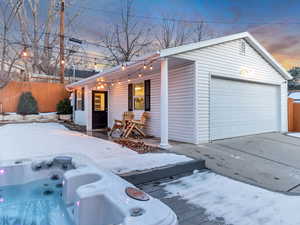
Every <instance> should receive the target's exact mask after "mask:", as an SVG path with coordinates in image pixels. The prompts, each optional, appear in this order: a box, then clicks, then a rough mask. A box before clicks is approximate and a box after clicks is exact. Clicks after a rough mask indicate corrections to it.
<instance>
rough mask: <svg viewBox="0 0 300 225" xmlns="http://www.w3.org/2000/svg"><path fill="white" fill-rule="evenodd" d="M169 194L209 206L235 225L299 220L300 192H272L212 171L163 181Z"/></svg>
mask: <svg viewBox="0 0 300 225" xmlns="http://www.w3.org/2000/svg"><path fill="white" fill-rule="evenodd" d="M164 185H166V186H165V190H166V191H167V192H168V193H169V195H168V197H174V196H180V197H181V198H183V199H185V200H187V202H188V203H190V204H194V205H196V206H200V207H202V208H205V209H206V212H207V214H208V215H209V216H210V217H211V218H212V219H213V218H214V219H215V218H216V217H223V218H224V219H225V222H226V224H233V225H256V224H257V225H283V224H284V225H296V224H300V214H299V205H300V196H291V195H285V194H281V193H277V192H271V191H268V190H265V189H261V188H259V187H256V186H252V185H248V184H245V183H242V182H238V181H235V180H232V179H229V178H226V177H223V176H220V175H217V174H215V173H212V172H200V173H198V172H197V173H195V174H193V175H191V176H187V177H184V178H181V179H179V181H178V180H177V181H173V182H170V183H167V184H164Z"/></svg>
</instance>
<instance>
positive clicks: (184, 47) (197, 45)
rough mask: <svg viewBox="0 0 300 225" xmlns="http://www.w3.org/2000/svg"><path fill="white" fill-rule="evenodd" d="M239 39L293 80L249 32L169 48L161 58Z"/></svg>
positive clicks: (162, 52)
mask: <svg viewBox="0 0 300 225" xmlns="http://www.w3.org/2000/svg"><path fill="white" fill-rule="evenodd" d="M238 39H246V40H247V41H248V43H249V44H250V45H251V46H252V47H253V48H254V49H256V50H257V51H258V52H259V53H260V54H261V55H262V56H263V57H264V58H265V60H267V61H268V62H269V63H270V64H271V65H272V66H273V67H274V68H275V69H276V70H277V71H278V72H279V73H280V74H281V76H283V77H284V78H285V79H286V80H290V79H292V76H291V75H290V74H289V73H288V72H287V71H286V70H285V69H284V68H283V67H282V66H281V65H280V64H279V63H278V62H277V61H276V60H275V59H274V58H273V56H271V54H270V53H268V52H267V50H266V49H265V48H264V47H263V46H262V45H260V44H259V43H258V41H256V39H255V38H254V37H253V36H252V35H251V34H249V33H248V32H243V33H238V34H233V35H228V36H225V37H220V38H215V39H211V40H206V41H200V42H197V43H192V44H187V45H182V46H178V47H174V48H167V49H163V50H161V51H160V56H161V57H168V56H172V55H177V54H181V53H184V52H188V51H193V50H196V49H201V48H206V47H209V46H213V45H217V44H221V43H225V42H228V41H234V40H238Z"/></svg>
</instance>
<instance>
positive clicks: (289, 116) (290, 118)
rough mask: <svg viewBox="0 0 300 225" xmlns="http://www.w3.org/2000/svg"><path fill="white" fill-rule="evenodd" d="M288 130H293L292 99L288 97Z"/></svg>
mask: <svg viewBox="0 0 300 225" xmlns="http://www.w3.org/2000/svg"><path fill="white" fill-rule="evenodd" d="M288 131H289V132H293V131H294V99H292V98H288Z"/></svg>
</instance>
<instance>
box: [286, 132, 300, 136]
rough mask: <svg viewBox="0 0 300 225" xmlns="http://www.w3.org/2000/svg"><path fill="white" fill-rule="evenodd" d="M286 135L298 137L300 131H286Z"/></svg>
mask: <svg viewBox="0 0 300 225" xmlns="http://www.w3.org/2000/svg"><path fill="white" fill-rule="evenodd" d="M287 135H289V136H292V137H300V133H298V132H295V133H287Z"/></svg>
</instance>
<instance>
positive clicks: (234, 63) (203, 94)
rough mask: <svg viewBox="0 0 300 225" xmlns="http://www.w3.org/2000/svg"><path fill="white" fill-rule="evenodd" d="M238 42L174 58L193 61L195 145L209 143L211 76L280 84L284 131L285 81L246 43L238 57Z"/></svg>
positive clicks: (226, 43)
mask: <svg viewBox="0 0 300 225" xmlns="http://www.w3.org/2000/svg"><path fill="white" fill-rule="evenodd" d="M240 43H241V40H235V41H230V42H225V43H222V44H218V45H214V46H210V47H206V48H202V49H198V50H194V51H190V52H185V53H182V54H178V55H176V57H178V58H183V59H188V60H193V61H196V73H197V76H196V86H197V91H196V95H197V105H196V107H197V111H198V113H197V118H198V119H197V143H206V142H208V141H209V117H210V115H209V107H210V100H209V99H210V77H211V76H212V75H213V76H220V77H228V78H234V79H241V80H249V81H256V82H262V83H269V84H278V85H281V91H280V93H281V121H282V122H281V131H282V132H284V131H286V127H287V125H286V120H287V118H286V114H287V112H286V110H287V109H286V105H287V99H286V94H287V89H286V83H284V82H286V81H285V79H284V78H283V77H282V76H281V75H280V73H279V72H278V71H276V70H275V69H274V67H272V66H271V65H270V64H269V63H268V62H267V61H266V60H265V59H264V58H263V57H262V56H261V55H260V54H259V53H258V52H257V51H256V50H255V49H253V48H252V47H251V46H250V45H249V44H248V43H247V42H246V51H245V55H241V54H240ZM241 71H247V73H242V72H241ZM224 88H226V87H224Z"/></svg>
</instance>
